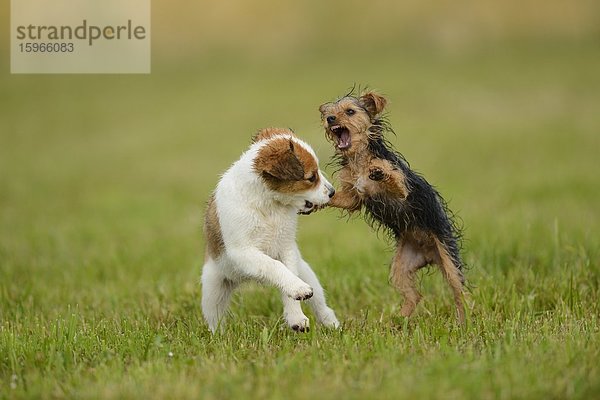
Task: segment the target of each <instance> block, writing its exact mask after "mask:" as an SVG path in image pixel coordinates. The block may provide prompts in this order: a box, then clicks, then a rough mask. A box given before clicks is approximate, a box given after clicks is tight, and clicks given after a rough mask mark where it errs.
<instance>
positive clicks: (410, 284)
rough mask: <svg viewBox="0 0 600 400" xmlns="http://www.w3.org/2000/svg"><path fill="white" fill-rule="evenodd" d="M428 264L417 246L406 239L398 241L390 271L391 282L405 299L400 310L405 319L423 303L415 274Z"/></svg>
mask: <svg viewBox="0 0 600 400" xmlns="http://www.w3.org/2000/svg"><path fill="white" fill-rule="evenodd" d="M426 264H427V260H426V258H425V256H424V255H423V253H422V252H421V251H419V248H418V247H417V246H416V245H415V244H413V243H412V242H411V241H410V240H406V239H400V240H399V241H398V245H397V247H396V254H395V255H394V259H393V261H392V267H391V269H390V281H391V283H392V285H393V286H394V287H395V288H396V289H398V290H399V291H400V293H401V294H402V296H403V297H404V304H402V309H401V310H400V314H401V315H402V316H403V317H410V316H411V314H412V313H413V312H414V311H415V308H416V307H417V304H419V301H421V294H420V293H419V292H418V291H417V288H416V285H415V274H416V272H417V270H418V269H419V268H421V267H423V266H425V265H426Z"/></svg>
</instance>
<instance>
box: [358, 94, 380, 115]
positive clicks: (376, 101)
mask: <svg viewBox="0 0 600 400" xmlns="http://www.w3.org/2000/svg"><path fill="white" fill-rule="evenodd" d="M358 101H359V102H360V105H361V106H362V107H363V108H364V109H365V110H367V113H369V116H370V117H371V118H373V117H376V116H377V115H379V114H381V112H382V111H383V109H384V108H385V105H386V104H387V100H386V99H385V97H383V96H380V95H378V94H377V93H374V92H366V93H364V94H363V95H362V96H360V98H359V99H358Z"/></svg>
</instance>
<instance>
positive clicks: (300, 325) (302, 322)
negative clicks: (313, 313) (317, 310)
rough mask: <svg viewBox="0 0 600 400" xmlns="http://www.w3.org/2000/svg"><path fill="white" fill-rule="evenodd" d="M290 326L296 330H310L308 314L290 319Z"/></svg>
mask: <svg viewBox="0 0 600 400" xmlns="http://www.w3.org/2000/svg"><path fill="white" fill-rule="evenodd" d="M287 323H288V325H289V326H290V328H292V329H293V330H295V331H296V332H308V331H309V330H310V323H309V322H308V318H307V317H306V315H302V316H301V317H299V318H294V319H289V320H288V321H287Z"/></svg>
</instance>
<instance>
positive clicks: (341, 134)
mask: <svg viewBox="0 0 600 400" xmlns="http://www.w3.org/2000/svg"><path fill="white" fill-rule="evenodd" d="M329 130H330V131H331V133H332V134H333V137H334V139H335V144H336V146H337V148H338V149H340V150H346V149H349V148H350V146H351V145H352V140H351V139H350V131H349V130H348V128H346V127H345V126H341V125H333V126H330V127H329Z"/></svg>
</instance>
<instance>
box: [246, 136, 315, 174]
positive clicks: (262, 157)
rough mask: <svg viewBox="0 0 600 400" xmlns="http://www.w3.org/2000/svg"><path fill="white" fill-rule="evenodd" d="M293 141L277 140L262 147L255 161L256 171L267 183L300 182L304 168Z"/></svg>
mask: <svg viewBox="0 0 600 400" xmlns="http://www.w3.org/2000/svg"><path fill="white" fill-rule="evenodd" d="M294 150H295V149H294V142H293V141H292V140H291V139H284V138H281V139H275V140H273V141H272V142H271V143H268V144H266V145H265V146H264V147H262V148H261V149H260V150H259V151H258V154H257V155H256V158H255V159H254V169H255V170H256V171H257V172H258V173H259V174H260V175H261V176H262V177H263V178H264V179H265V180H267V181H270V182H275V181H299V180H302V179H303V178H304V168H303V167H302V163H301V162H300V160H299V159H298V157H297V156H296V153H295V151H294Z"/></svg>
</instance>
